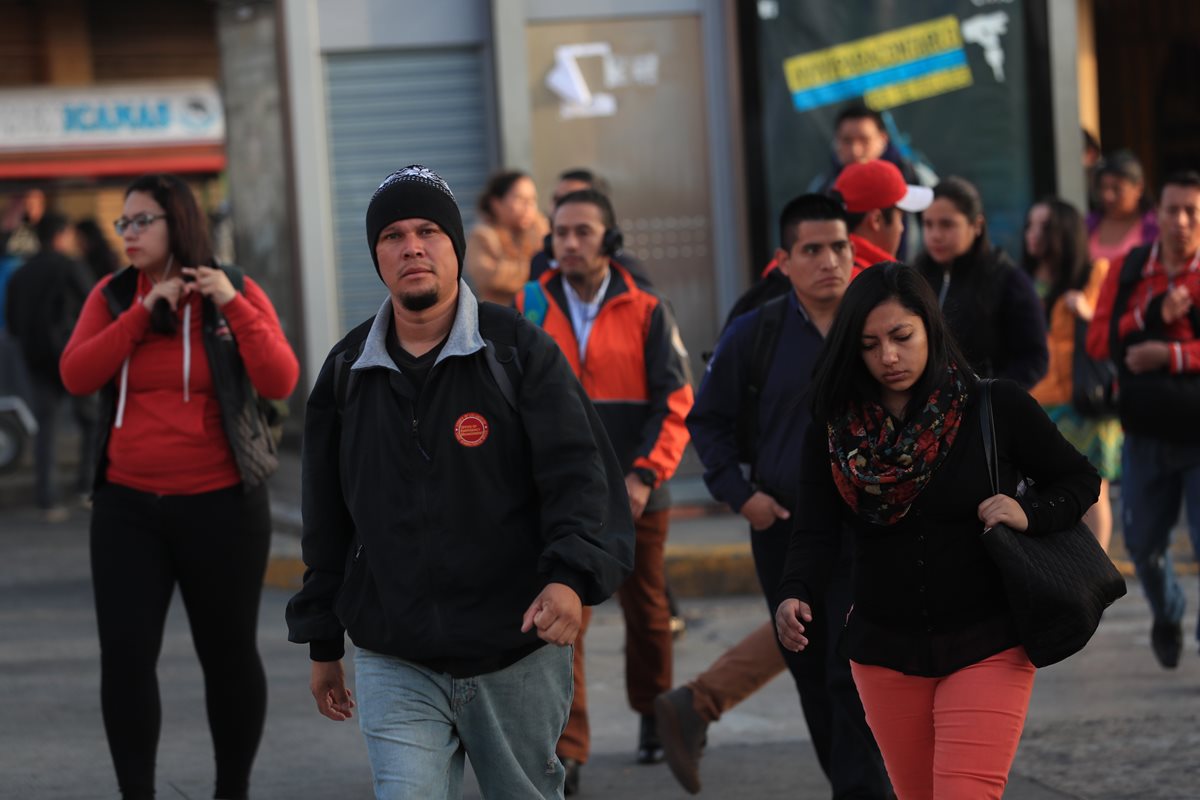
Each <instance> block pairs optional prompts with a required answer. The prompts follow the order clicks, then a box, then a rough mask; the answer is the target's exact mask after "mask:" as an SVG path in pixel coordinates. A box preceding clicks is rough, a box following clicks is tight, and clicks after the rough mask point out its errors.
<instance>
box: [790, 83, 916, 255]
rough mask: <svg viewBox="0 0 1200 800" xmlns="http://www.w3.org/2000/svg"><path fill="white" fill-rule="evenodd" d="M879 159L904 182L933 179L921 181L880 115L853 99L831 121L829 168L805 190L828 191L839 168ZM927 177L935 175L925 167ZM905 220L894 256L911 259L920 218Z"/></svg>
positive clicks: (840, 172)
mask: <svg viewBox="0 0 1200 800" xmlns="http://www.w3.org/2000/svg"><path fill="white" fill-rule="evenodd" d="M876 159H880V160H883V161H887V162H888V163H890V164H894V165H895V166H896V168H897V169H899V170H900V174H901V175H903V176H904V182H905V183H907V184H909V185H913V186H920V185H923V184H924V185H931V182H932V181H922V180H921V179H920V176H919V175H918V174H917V170H916V168H915V167H914V166H913V163H912V162H911V161H909V160H908V159H907V158H905V157H904V156H903V154H901V152H900V149H899V148H897V147H896V145H895V144H894V143H893V142H892V140H891V137H890V136H888V132H887V124H886V123H885V122H884V119H883V115H882V114H880V113H879V112H878V111H875V110H874V109H872V108H868V107H867V106H866V105H865V104H863V103H860V102H856V103H851V104H849V105H847V106H846V107H845V108H843V109H842V110H841V111H839V112H838V115H837V118H836V119H835V120H834V123H833V151H832V152H831V153H830V164H829V169H828V170H826V171H825V172H823V173H821V174H820V175H817V176H816V177H815V178H813V179H812V181H811V182H810V183H809V184H808V191H809V192H810V193H814V194H828V193H829V190H830V189H832V188H834V186H833V184H834V183H835V182H836V181H837V179H838V176H840V175H841V174H842V170H843V169H845V168H846V167H848V166H850V165H851V164H865V163H866V162H868V161H874V160H876ZM925 172H926V177H927V178H930V179H934V180H936V178H935V177H934V176H933V175H931V174H929V171H928V170H925ZM907 216H908V219H906V220H905V222H904V229H905V230H904V233H903V235H902V236H901V237H900V244H899V246H898V247H897V248H896V253H897V256H896V257H897V258H899V259H900V260H901V261H910V259H912V258H913V257H914V256H915V255H916V254H917V252H918V251H919V250H920V244H921V235H920V229H921V226H920V218H919V217H917V215H916V214H908V215H907Z"/></svg>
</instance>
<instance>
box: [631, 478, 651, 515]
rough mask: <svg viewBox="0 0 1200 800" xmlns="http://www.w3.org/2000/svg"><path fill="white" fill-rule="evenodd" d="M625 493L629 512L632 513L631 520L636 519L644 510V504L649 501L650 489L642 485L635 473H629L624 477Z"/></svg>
mask: <svg viewBox="0 0 1200 800" xmlns="http://www.w3.org/2000/svg"><path fill="white" fill-rule="evenodd" d="M625 491H626V493H628V494H629V510H630V511H631V512H632V513H633V518H634V519H638V518H639V517H641V516H642V512H643V511H645V510H646V503H648V502H649V501H650V487H649V486H647V485H646V484H645V483H643V482H642V479H641V478H639V477H638V476H637V474H636V473H633V472H631V473H629V474H628V475H626V476H625Z"/></svg>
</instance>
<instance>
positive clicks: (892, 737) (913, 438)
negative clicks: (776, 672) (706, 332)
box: [776, 263, 1100, 800]
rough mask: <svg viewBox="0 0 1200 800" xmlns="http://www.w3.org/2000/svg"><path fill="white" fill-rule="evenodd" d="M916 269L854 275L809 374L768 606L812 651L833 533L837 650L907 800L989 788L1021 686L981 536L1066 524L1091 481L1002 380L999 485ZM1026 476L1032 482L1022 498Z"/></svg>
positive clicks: (957, 361)
mask: <svg viewBox="0 0 1200 800" xmlns="http://www.w3.org/2000/svg"><path fill="white" fill-rule="evenodd" d="M964 363H965V362H964V361H963V358H962V356H961V354H960V352H959V350H958V348H957V346H956V344H955V342H954V339H953V337H952V336H951V334H950V333H949V331H948V329H947V326H946V323H945V322H944V320H943V319H942V315H941V314H940V313H939V311H938V307H937V299H936V297H934V295H933V293H932V291H931V290H930V287H929V285H928V284H927V283H926V282H925V281H924V279H922V277H921V276H920V275H919V274H918V273H917V272H916V270H914V269H912V268H911V267H907V266H904V265H903V264H897V263H890V264H882V265H876V266H875V267H873V268H871V269H869V270H867V271H866V272H864V273H863V274H862V275H860V276H859V277H858V278H857V279H855V281H854V282H853V283H852V284H851V285H850V288H849V290H848V291H847V292H846V295H845V297H844V298H843V300H842V303H841V306H840V307H839V309H838V314H837V317H836V319H835V320H834V323H833V327H832V329H831V330H830V332H829V336H828V337H827V338H826V340H825V348H824V350H823V351H822V354H821V356H820V357H819V359H818V361H817V366H816V369H815V372H814V376H813V384H812V391H813V394H812V404H813V424H812V425H811V427H810V428H809V431H808V435H807V437H806V439H805V443H804V445H803V448H802V454H801V458H802V462H803V463H802V469H801V474H802V478H801V483H800V491H799V502H798V503H797V508H798V509H800V513H798V514H796V515H795V519H796V523H795V528H794V530H793V533H792V541H791V546H790V549H789V552H788V559H787V565H786V567H785V571H784V578H783V583H782V586H781V587H780V596H782V597H786V598H789V599H787V600H784V601H783V602H782V603H781V604H780V606H779V608H778V610H777V612H776V627H777V629H778V632H779V637H780V640H781V641H782V642H783V645H784V646H785V647H787V648H788V649H790V650H793V651H798V650H802V649H804V648H805V647H806V646H807V644H808V639H807V637H806V633H805V629H806V625H807V623H808V622H809V621H811V620H812V619H813V614H814V613H817V614H819V613H820V610H819V609H815V610H814V609H813V608H812V606H811V598H816V597H821V596H822V592H823V586H822V582H823V580H825V576H826V575H828V573H829V568H828V565H829V564H830V563H831V561H832V559H833V558H835V557H836V554H837V552H838V549H839V544H840V540H841V537H842V535H843V531H844V529H845V528H847V527H848V528H849V529H850V533H851V535H852V536H853V548H854V559H855V568H854V587H853V592H854V605H853V607H852V609H851V613H850V614H849V616H848V617H847V621H846V626H845V629H844V630H843V632H842V634H841V636H842V639H841V643H840V646H841V647H842V648H844V652H845V653H846V654H847V655H848V656H849V658H850V660H851V668H852V671H853V673H854V677H855V682H856V684H857V685H858V689H859V694H860V696H861V697H862V701H863V706H864V708H865V710H866V714H867V722H868V724H869V725H870V726H871V730H872V732H873V733H874V734H875V739H876V741H877V742H878V743H879V748H880V751H881V752H882V753H883V757H884V762H885V763H886V765H887V769H888V774H889V776H890V777H891V779H892V785H893V786H894V788H895V790H896V793H897V794H898V795H899V797H900V798H901V800H909V799H910V798H931V797H939V798H940V797H953V798H956V800H958V799H960V798H976V797H997V798H998V797H1000V796H1001V793H1002V792H1003V790H1004V785H1005V783H1006V782H1007V779H1008V770H1009V767H1010V766H1011V763H1012V758H1013V756H1014V755H1015V753H1016V748H1017V741H1018V739H1019V738H1020V732H1021V727H1022V725H1023V724H1024V719H1025V713H1026V710H1027V708H1028V703H1029V693H1030V691H1031V690H1032V688H1033V672H1034V668H1033V665H1032V664H1030V662H1029V659H1028V657H1027V656H1026V655H1025V651H1024V648H1022V647H1021V644H1020V641H1019V640H1018V637H1017V634H1016V630H1015V628H1014V626H1013V622H1012V618H1011V615H1010V612H1009V610H1008V607H1007V603H1006V600H1005V595H1004V590H1003V587H1002V585H1001V580H1000V574H999V572H998V571H997V569H996V568H995V566H994V565H993V564H992V562H991V561H990V560H989V559H988V556H987V553H986V552H985V550H984V548H983V544H982V542H981V541H980V534H981V533H982V532H983V531H984V530H985V529H986V528H987V527H990V526H992V525H996V524H1000V523H1003V524H1006V525H1008V526H1010V527H1012V528H1013V529H1014V530H1018V531H1023V532H1025V533H1027V534H1029V535H1033V536H1036V535H1038V534H1040V533H1046V532H1049V531H1054V530H1058V529H1061V528H1065V527H1067V526H1069V525H1071V524H1074V523H1075V522H1077V521H1078V520H1079V518H1080V517H1081V516H1082V514H1083V512H1084V511H1085V510H1086V509H1087V508H1089V507H1090V506H1091V505H1092V503H1094V502H1095V501H1096V495H1097V492H1098V490H1099V483H1100V478H1099V476H1098V475H1097V474H1096V471H1095V469H1093V468H1092V466H1091V465H1090V464H1089V463H1088V461H1087V459H1085V458H1084V457H1083V456H1081V455H1080V454H1079V453H1078V452H1076V451H1075V449H1074V448H1072V447H1071V446H1070V445H1069V444H1068V443H1067V442H1066V441H1065V440H1064V439H1063V438H1062V436H1061V435H1060V434H1059V433H1058V430H1057V429H1056V428H1055V426H1054V424H1053V423H1052V422H1051V421H1050V420H1049V419H1048V418H1047V417H1046V414H1045V413H1044V412H1043V411H1042V410H1041V408H1040V407H1039V406H1038V404H1037V403H1036V402H1035V401H1034V400H1033V399H1032V398H1030V397H1029V395H1027V394H1026V393H1025V392H1024V391H1023V390H1022V389H1021V388H1020V387H1018V386H1017V385H1015V384H1014V383H1013V382H1011V381H1007V380H1001V381H997V382H996V383H995V384H994V385H993V386H992V390H991V391H992V405H993V410H994V417H995V432H996V443H997V455H998V461H999V467H1000V468H999V484H1000V487H1001V491H1002V494H993V492H992V489H991V482H990V479H989V476H988V469H987V462H986V461H985V458H984V451H983V445H982V435H981V432H980V424H979V423H980V420H979V416H978V382H977V378H976V376H975V375H974V374H972V373H971V372H970V370H969V369H967V368H965V366H964ZM1022 478H1026V479H1029V480H1032V481H1034V482H1036V485H1037V491H1036V497H1035V496H1034V494H1033V493H1032V492H1030V493H1028V494H1025V495H1023V496H1020V497H1018V496H1017V495H1018V492H1017V485H1018V483H1019V482H1020V481H1021V479H1022Z"/></svg>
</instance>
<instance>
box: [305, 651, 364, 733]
mask: <svg viewBox="0 0 1200 800" xmlns="http://www.w3.org/2000/svg"><path fill="white" fill-rule="evenodd" d="M309 689H311V690H312V696H313V698H314V699H315V700H316V701H317V711H320V712H321V716H323V717H329V718H330V719H331V720H333V721H335V722H342V721H344V720H348V719H350V718H351V717H353V716H354V713H353V712H352V711H351V710H350V709H352V708H354V697H353V696H352V695H351V694H350V690H349V689H347V688H346V674H345V673H344V672H343V671H342V662H341V660H340V659H339V660H338V661H314V662H312V680H311V681H310V683H309Z"/></svg>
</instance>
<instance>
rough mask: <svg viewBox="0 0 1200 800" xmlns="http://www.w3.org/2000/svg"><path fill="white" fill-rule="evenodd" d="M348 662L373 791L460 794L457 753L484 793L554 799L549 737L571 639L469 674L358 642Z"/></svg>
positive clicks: (558, 711)
mask: <svg viewBox="0 0 1200 800" xmlns="http://www.w3.org/2000/svg"><path fill="white" fill-rule="evenodd" d="M354 670H355V684H356V690H357V694H358V712H359V713H358V719H359V726H360V727H361V728H362V731H363V735H364V736H365V737H366V740H367V755H368V757H369V758H370V760H371V771H372V773H373V774H374V777H375V797H376V798H378V800H399V799H400V798H406V799H407V798H416V799H417V800H442V799H443V798H444V799H445V800H452V799H454V798H460V797H462V776H463V759H464V758H470V759H471V768H472V769H473V770H474V771H475V776H476V777H477V778H478V779H479V788H480V790H481V791H482V793H483V796H484V797H486V798H488V800H499V798H513V800H517V799H518V798H520V800H525V799H526V798H531V797H542V798H562V796H563V777H564V776H565V774H566V773H565V770H564V769H563V766H562V764H561V763H559V760H558V757H557V756H556V755H555V754H554V745H555V743H557V742H558V737H559V736H560V735H561V734H562V731H563V727H564V726H565V725H566V723H567V713H568V712H569V710H570V708H571V693H572V686H573V685H572V682H571V648H569V647H555V646H554V645H545V646H543V647H540V648H538V649H537V650H535V651H534V652H533V653H531V654H529V655H528V656H526V657H525V658H523V659H521V660H520V661H518V662H517V663H515V664H513V665H511V666H509V667H506V668H505V669H502V670H499V671H497V672H491V673H488V674H486V675H479V676H476V677H474V678H451V677H450V676H449V675H447V674H445V673H441V672H434V671H433V670H430V669H426V668H425V667H422V666H420V665H419V664H414V663H413V662H411V661H406V660H404V659H402V658H397V657H395V656H388V655H383V654H382V653H375V652H371V651H370V650H363V649H361V648H359V649H358V650H357V651H356V653H355V657H354Z"/></svg>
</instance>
